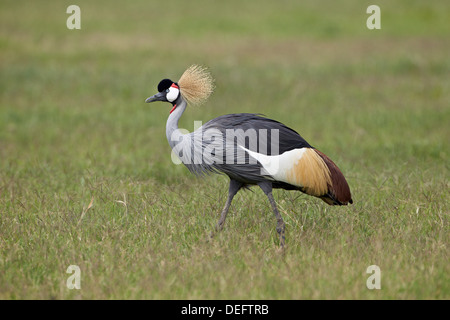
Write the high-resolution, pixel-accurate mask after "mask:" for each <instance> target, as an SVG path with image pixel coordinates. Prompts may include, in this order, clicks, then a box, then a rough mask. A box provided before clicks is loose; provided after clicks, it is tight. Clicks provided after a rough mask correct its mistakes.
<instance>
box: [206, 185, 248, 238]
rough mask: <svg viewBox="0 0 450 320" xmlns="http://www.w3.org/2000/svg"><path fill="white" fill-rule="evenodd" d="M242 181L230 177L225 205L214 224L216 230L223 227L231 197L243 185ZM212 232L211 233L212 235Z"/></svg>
mask: <svg viewBox="0 0 450 320" xmlns="http://www.w3.org/2000/svg"><path fill="white" fill-rule="evenodd" d="M243 185H244V184H243V183H242V182H239V181H236V180H233V179H230V187H229V189H228V198H227V202H226V203H225V207H224V208H223V210H222V213H221V215H220V219H219V222H217V225H216V231H220V230H222V229H223V225H224V224H225V219H226V218H227V214H228V210H229V209H230V205H231V201H232V200H233V197H234V196H235V195H236V193H237V192H238V191H239V189H241V188H242V187H243ZM212 235H213V234H211V236H212Z"/></svg>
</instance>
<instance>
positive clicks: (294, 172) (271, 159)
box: [145, 65, 353, 247]
mask: <svg viewBox="0 0 450 320" xmlns="http://www.w3.org/2000/svg"><path fill="white" fill-rule="evenodd" d="M213 89H214V85H213V79H212V77H211V75H210V74H209V72H207V70H206V69H205V68H203V67H200V66H197V65H193V66H191V67H190V68H188V69H187V70H186V71H185V72H184V73H183V75H182V76H181V78H180V80H179V81H178V82H173V81H172V80H170V79H163V80H161V82H160V83H159V84H158V93H157V94H155V95H153V96H151V97H149V98H147V99H146V100H145V102H154V101H165V102H169V103H170V104H172V109H171V111H170V115H169V118H168V119H167V124H166V136H167V140H168V141H169V144H170V146H171V148H172V150H173V152H174V153H175V154H176V155H177V156H178V157H179V158H180V160H181V161H182V162H183V164H184V165H185V166H186V167H187V168H188V169H189V170H190V171H191V172H193V173H194V174H196V175H203V174H205V173H211V172H214V173H223V174H226V175H227V176H228V177H229V178H230V186H229V191H228V198H227V201H226V203H225V207H224V208H223V210H222V213H221V216H220V219H219V221H218V223H217V225H216V230H217V231H219V230H221V229H222V228H223V226H224V223H225V219H226V216H227V213H228V210H229V208H230V205H231V201H232V200H233V197H234V196H235V195H236V193H237V192H238V191H239V190H240V189H242V188H246V187H248V186H251V185H258V186H259V187H260V188H261V189H262V190H263V191H264V193H265V194H266V196H267V197H268V198H269V202H270V205H271V206H272V210H273V212H274V214H275V217H276V219H277V227H276V230H277V232H278V235H279V237H280V245H281V247H284V242H285V235H284V233H285V224H284V221H283V219H282V217H281V215H280V213H279V211H278V209H277V205H276V203H275V200H274V198H273V195H272V189H273V188H282V189H286V190H298V191H301V192H303V193H306V194H308V195H311V196H314V197H318V198H320V199H322V200H323V201H325V202H326V203H327V204H329V205H347V204H348V203H353V201H352V196H351V193H350V188H349V186H348V184H347V181H346V180H345V178H344V175H343V174H342V172H341V171H340V170H339V168H338V167H337V166H336V165H335V164H334V162H333V161H331V160H330V158H328V157H327V156H326V155H325V154H323V153H322V152H320V151H319V150H317V149H316V148H314V147H312V146H311V145H310V144H309V143H308V142H306V141H305V139H303V138H302V137H301V136H300V135H299V134H298V133H297V132H296V131H294V130H293V129H291V128H289V127H287V126H285V125H284V124H282V123H280V122H278V121H275V120H272V119H268V118H265V117H263V116H261V115H258V114H252V113H237V114H227V115H223V116H220V117H217V118H215V119H213V120H210V121H208V122H207V123H205V124H204V125H202V126H201V127H200V128H198V129H197V130H195V131H194V132H191V133H184V134H183V132H182V130H180V129H179V128H178V120H179V119H180V117H181V115H182V114H183V112H184V111H185V109H186V107H187V105H188V104H200V103H203V102H204V101H206V99H207V98H208V97H209V95H210V94H211V93H212V91H213Z"/></svg>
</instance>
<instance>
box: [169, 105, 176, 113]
mask: <svg viewBox="0 0 450 320" xmlns="http://www.w3.org/2000/svg"><path fill="white" fill-rule="evenodd" d="M176 107H177V105H176V104H174V105H173V108H172V110H170V113H172V112H173V110H175V108H176Z"/></svg>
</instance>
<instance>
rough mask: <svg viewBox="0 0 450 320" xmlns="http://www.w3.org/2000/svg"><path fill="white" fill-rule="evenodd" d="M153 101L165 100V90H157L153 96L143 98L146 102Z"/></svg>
mask: <svg viewBox="0 0 450 320" xmlns="http://www.w3.org/2000/svg"><path fill="white" fill-rule="evenodd" d="M153 101H167V99H166V94H165V92H158V93H157V94H155V95H154V96H151V97H148V98H147V99H145V102H146V103H150V102H153Z"/></svg>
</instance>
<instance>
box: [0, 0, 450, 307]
mask: <svg viewBox="0 0 450 320" xmlns="http://www.w3.org/2000/svg"><path fill="white" fill-rule="evenodd" d="M71 4H76V5H78V6H79V7H80V8H81V30H69V29H67V27H66V20H67V19H68V17H69V14H67V13H66V9H67V7H68V6H69V5H71ZM371 4H377V5H378V6H379V7H380V8H381V29H380V30H369V29H368V28H367V27H366V20H367V18H368V17H369V14H367V13H366V9H367V7H368V6H369V5H371ZM449 16H450V5H449V4H448V3H447V2H445V1H429V2H425V1H395V2H392V1H377V2H376V3H373V2H367V1H339V2H337V1H276V2H275V1H234V0H231V1H226V2H223V1H222V2H212V1H206V0H203V1H168V2H161V1H132V2H125V1H114V2H111V1H95V2H94V1H76V3H75V2H73V1H45V2H43V1H2V2H1V3H0V26H1V28H0V68H1V73H0V88H1V92H0V265H1V268H0V298H2V299H24V298H25V299H27V298H32V299H36V298H37V299H49V298H56V299H72V298H87V299H92V298H93V299H110V298H119V299H128V298H137V299H142V298H144V299H196V298H207V299H209V298H212V299H229V298H235V299H280V298H281V299H324V298H325V299H349V298H350V299H352V298H353V299H367V298H369V299H370V298H375V299H379V298H385V299H390V298H406V299H420V298H432V299H433V298H440V299H442V298H444V299H448V298H449V297H450V289H449V277H448V274H449V267H448V254H449V251H448V245H449V235H448V214H449V200H450V199H449V194H448V190H449V179H448V178H449V165H448V153H449V138H450V129H449V127H450V126H449V124H450V108H449V105H450V88H449V86H450V78H449V75H450V72H449V71H450V59H449V56H450V55H449V53H450V52H449V51H450V50H449V49H450V28H449V24H448V17H449ZM191 64H201V65H204V66H207V67H208V68H209V69H210V71H211V73H212V75H213V76H214V78H215V79H216V87H217V88H216V91H215V93H214V94H213V95H212V96H211V98H210V100H209V101H208V102H207V103H206V104H205V105H203V106H201V107H198V108H189V109H188V110H187V111H186V113H185V114H184V115H183V118H182V120H181V123H180V126H181V127H184V128H186V129H187V130H189V131H192V130H193V122H194V120H201V121H203V122H206V121H208V120H210V119H212V118H214V117H216V116H219V115H222V114H225V113H234V112H256V113H263V114H265V115H266V116H268V117H270V118H273V119H276V120H279V121H281V122H283V123H285V124H286V125H288V126H290V127H292V128H293V129H295V130H297V131H298V132H299V133H300V134H301V135H302V136H303V137H304V138H305V139H306V140H307V141H308V142H309V143H311V144H312V145H313V146H315V147H317V148H318V149H320V150H321V151H323V152H325V153H326V154H327V155H329V156H330V157H331V158H332V159H333V160H334V161H335V162H336V163H337V164H338V165H339V167H340V168H341V169H342V171H343V172H344V174H345V175H346V177H347V179H348V181H349V184H350V186H351V188H352V193H353V199H354V201H355V204H354V205H353V206H349V207H343V208H342V207H339V208H335V207H325V204H322V203H321V201H320V200H318V199H313V198H308V197H306V196H304V195H301V194H298V193H290V192H286V191H282V190H277V191H276V192H275V197H276V200H277V201H278V203H279V206H280V208H281V211H282V215H283V217H284V219H285V221H286V224H287V234H286V237H287V245H288V247H287V250H286V252H285V253H284V254H282V253H280V252H278V250H277V236H276V232H275V225H276V222H275V219H274V217H273V216H272V213H271V211H270V206H269V204H268V202H267V201H266V198H265V196H264V195H263V194H262V193H261V192H260V191H259V190H256V188H255V192H241V193H240V194H238V196H237V197H236V199H235V201H234V202H233V206H232V209H231V212H230V214H229V218H228V221H227V225H226V226H225V230H224V231H223V232H222V233H221V234H219V235H218V236H217V237H216V238H214V239H213V240H211V241H209V240H208V239H207V234H209V231H211V230H212V228H213V227H214V225H215V223H216V221H217V219H218V215H219V213H220V210H221V208H222V206H223V204H224V202H225V199H226V193H227V179H226V178H225V177H223V176H211V177H207V178H206V179H203V180H202V179H198V178H195V177H193V176H192V175H191V174H190V173H189V172H188V170H187V169H186V168H184V167H183V166H176V165H174V164H173V163H172V161H171V160H170V147H169V145H168V143H167V141H166V137H165V129H164V128H165V122H166V118H167V116H168V112H169V110H170V106H169V105H168V104H162V103H160V104H151V105H147V104H145V103H144V100H145V98H147V97H148V96H150V95H153V94H154V93H156V86H157V84H158V82H159V81H160V80H161V79H163V78H166V77H168V78H171V79H173V80H175V81H176V80H177V79H178V78H179V77H180V76H181V74H182V73H183V71H184V70H185V69H186V68H187V67H188V66H190V65H191ZM92 199H93V206H91V207H89V203H90V202H91V200H92ZM71 264H75V265H79V266H80V268H81V270H82V289H81V290H69V289H67V287H66V279H67V277H68V276H69V275H68V274H66V273H65V270H66V269H67V267H68V266H69V265H71ZM372 264H377V265H379V266H380V268H381V270H382V275H383V276H382V279H383V280H382V289H381V290H368V289H367V288H366V285H365V281H366V279H367V277H368V276H369V275H367V274H366V273H365V270H366V268H367V267H368V266H369V265H372Z"/></svg>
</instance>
